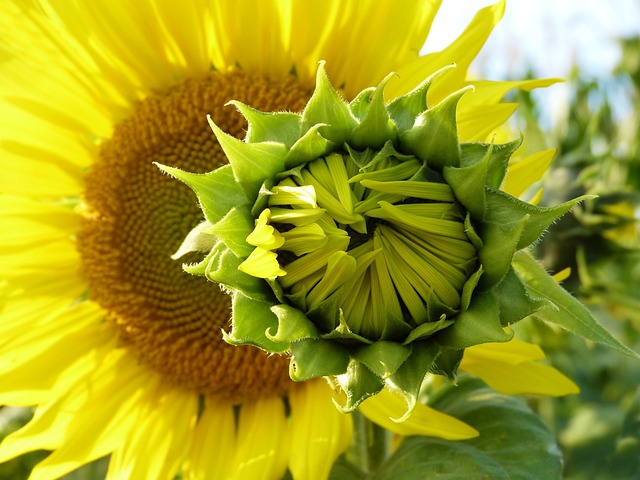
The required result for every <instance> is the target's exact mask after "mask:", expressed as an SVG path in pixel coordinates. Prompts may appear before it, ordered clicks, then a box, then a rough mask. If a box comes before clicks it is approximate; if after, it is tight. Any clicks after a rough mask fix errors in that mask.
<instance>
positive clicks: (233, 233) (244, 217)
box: [211, 205, 255, 258]
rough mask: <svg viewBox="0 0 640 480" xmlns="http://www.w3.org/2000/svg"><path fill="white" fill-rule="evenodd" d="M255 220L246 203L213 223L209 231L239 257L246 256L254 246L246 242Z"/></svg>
mask: <svg viewBox="0 0 640 480" xmlns="http://www.w3.org/2000/svg"><path fill="white" fill-rule="evenodd" d="M254 226H255V221H254V219H253V217H252V216H251V211H250V209H249V206H248V205H244V206H242V207H236V208H232V209H231V210H229V212H228V213H227V214H226V215H225V216H224V217H223V218H222V219H221V220H220V221H219V222H217V223H216V224H215V225H213V226H212V227H211V231H212V232H213V233H214V234H215V235H216V236H217V237H218V238H219V239H220V240H222V241H223V242H224V243H225V244H226V245H227V246H228V247H229V248H230V249H231V250H232V251H233V253H235V254H236V256H237V257H239V258H246V257H247V256H249V255H250V254H251V252H253V249H254V246H253V245H249V244H248V243H247V241H246V240H247V237H248V236H249V234H250V233H251V232H252V231H253V228H254Z"/></svg>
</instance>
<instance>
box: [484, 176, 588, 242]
mask: <svg viewBox="0 0 640 480" xmlns="http://www.w3.org/2000/svg"><path fill="white" fill-rule="evenodd" d="M588 198H594V196H593V195H583V196H582V197H578V198H574V199H573V200H569V201H568V202H565V203H563V204H561V205H558V206H555V207H538V206H535V205H531V204H530V203H526V202H523V201H521V200H518V199H517V198H515V197H512V196H511V195H509V194H507V193H504V192H502V191H499V190H493V189H487V218H486V220H487V221H490V222H493V223H497V224H501V223H509V222H513V221H514V220H517V219H519V218H522V217H524V216H525V215H526V216H528V220H527V222H526V224H525V225H524V229H523V230H522V235H521V236H520V239H519V240H518V244H517V246H516V249H517V250H522V249H523V248H526V247H528V246H529V245H531V244H532V243H534V242H536V241H537V240H538V239H539V238H540V237H541V236H542V234H543V233H544V232H545V230H546V229H547V228H549V225H551V224H552V223H553V222H555V221H556V220H558V219H559V218H560V217H561V216H563V215H564V214H565V213H567V212H568V211H569V210H571V209H572V208H573V207H574V206H575V205H576V204H577V203H579V202H581V201H583V200H586V199H588Z"/></svg>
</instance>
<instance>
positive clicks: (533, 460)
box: [375, 379, 562, 480]
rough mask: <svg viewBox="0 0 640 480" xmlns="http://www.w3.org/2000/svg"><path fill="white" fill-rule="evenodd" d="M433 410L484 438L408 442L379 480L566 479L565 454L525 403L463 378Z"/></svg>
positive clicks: (447, 390)
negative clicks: (468, 427)
mask: <svg viewBox="0 0 640 480" xmlns="http://www.w3.org/2000/svg"><path fill="white" fill-rule="evenodd" d="M430 406H431V407H433V408H435V409H437V410H439V411H441V412H443V413H446V414H448V415H451V416H453V417H455V418H458V419H460V420H462V421H463V422H465V423H467V424H469V425H471V426H472V427H474V428H475V429H476V430H478V431H479V432H480V436H478V437H476V438H472V439H470V440H462V441H456V442H451V441H446V440H441V439H437V438H429V437H413V438H408V439H406V440H405V441H404V442H403V443H402V444H401V446H400V448H398V450H397V451H396V452H395V453H394V454H393V456H392V457H391V458H390V459H389V460H388V461H387V462H386V463H385V464H384V465H383V467H382V468H381V469H380V470H379V471H378V472H377V474H376V476H375V478H376V480H414V479H416V478H437V479H438V480H459V479H478V480H480V479H491V480H514V479H519V480H540V479H544V480H553V479H560V478H561V477H562V454H561V451H560V448H559V447H558V445H557V443H556V440H555V437H554V435H553V434H552V433H551V432H550V431H549V430H548V429H547V427H546V426H545V425H544V423H543V422H542V421H541V420H540V418H539V417H538V415H536V414H535V413H534V412H533V411H532V410H531V409H530V408H529V407H528V406H527V404H526V403H525V402H524V401H523V400H522V399H520V398H518V397H511V396H506V395H501V394H498V393H495V392H494V391H492V390H490V389H489V388H486V387H484V386H482V384H481V382H479V381H477V380H475V381H474V380H471V381H468V380H467V379H464V380H461V381H460V383H459V385H458V386H457V387H450V388H448V389H446V390H445V391H443V394H442V395H441V396H440V397H439V398H438V400H437V401H436V402H433V403H432V404H431V405H430Z"/></svg>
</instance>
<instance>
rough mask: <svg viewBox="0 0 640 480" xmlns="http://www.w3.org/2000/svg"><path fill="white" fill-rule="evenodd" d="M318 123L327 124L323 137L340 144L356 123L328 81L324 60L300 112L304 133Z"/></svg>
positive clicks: (347, 107) (347, 136) (345, 104)
mask: <svg viewBox="0 0 640 480" xmlns="http://www.w3.org/2000/svg"><path fill="white" fill-rule="evenodd" d="M320 123H323V124H327V127H326V128H325V129H324V131H323V137H325V138H326V139H327V140H330V141H332V142H334V143H335V144H337V145H342V144H343V143H344V142H345V141H346V140H347V139H348V138H349V135H350V133H351V131H352V130H353V129H354V128H355V127H356V125H357V124H358V121H357V120H356V119H355V117H354V116H353V115H352V114H351V110H350V109H349V106H348V105H347V103H346V102H345V101H344V100H343V99H342V98H341V97H340V95H339V94H338V92H336V91H335V89H334V88H333V86H332V85H331V82H329V78H328V77H327V72H326V70H325V68H324V62H320V66H319V67H318V71H317V73H316V89H315V90H314V92H313V95H312V96H311V98H310V99H309V103H307V106H306V107H305V108H304V111H303V112H302V131H303V132H305V133H306V132H307V130H309V129H311V128H313V126H314V125H317V124H320Z"/></svg>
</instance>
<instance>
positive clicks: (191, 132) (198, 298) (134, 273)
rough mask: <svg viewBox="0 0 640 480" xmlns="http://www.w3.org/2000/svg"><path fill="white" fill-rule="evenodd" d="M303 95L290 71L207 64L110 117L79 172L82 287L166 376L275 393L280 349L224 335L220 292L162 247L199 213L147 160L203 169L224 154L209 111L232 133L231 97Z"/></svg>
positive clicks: (261, 102) (299, 103)
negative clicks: (261, 73)
mask: <svg viewBox="0 0 640 480" xmlns="http://www.w3.org/2000/svg"><path fill="white" fill-rule="evenodd" d="M308 98H309V92H308V91H307V90H306V89H303V88H302V87H301V86H300V85H299V84H297V83H296V81H295V80H294V79H293V78H288V79H285V80H283V81H268V80H266V79H264V78H262V77H258V76H252V75H249V74H245V73H243V72H241V71H234V72H230V73H224V74H222V73H218V72H211V73H209V74H207V75H204V76H202V77H201V78H195V79H189V80H185V81H183V82H181V83H180V84H178V85H176V86H174V87H172V88H171V89H169V90H167V91H166V92H164V93H162V94H160V95H157V96H153V97H150V98H148V99H146V100H144V101H143V102H141V103H140V104H138V105H137V106H136V108H135V111H134V113H133V114H132V115H131V116H130V117H129V118H128V119H126V120H124V121H123V122H121V123H120V124H118V125H117V126H116V128H115V132H114V135H113V137H112V138H111V139H110V140H108V141H107V142H105V143H104V145H103V146H102V147H101V150H100V159H99V161H98V162H97V163H96V164H95V165H94V166H93V167H92V169H91V170H90V172H89V173H88V174H87V176H86V188H85V204H86V218H85V221H84V224H83V227H82V229H81V232H80V233H79V236H78V248H79V251H80V254H81V256H82V265H83V270H84V275H85V277H86V279H87V281H88V284H89V290H90V297H91V298H92V299H93V300H94V301H96V302H98V303H99V304H100V305H101V306H102V307H103V308H104V309H105V310H106V311H107V312H108V314H107V316H108V318H109V319H110V320H111V321H112V322H113V323H114V324H115V325H117V327H118V328H119V330H120V332H121V336H122V340H123V342H124V343H125V344H126V345H127V346H128V347H129V348H131V349H132V350H133V351H135V352H137V354H138V355H139V357H140V358H141V359H142V360H143V361H145V362H146V363H148V364H150V365H151V366H152V367H154V368H155V369H157V370H158V371H160V372H161V373H162V374H164V375H166V376H167V378H169V379H171V380H172V381H174V382H175V383H177V384H179V385H181V386H184V387H187V388H190V389H193V390H195V391H198V392H201V393H212V394H217V395H222V396H224V397H226V398H228V399H230V400H231V401H236V402H240V401H245V400H247V399H251V398H258V397H260V396H262V395H268V394H273V393H276V394H282V393H284V392H285V391H286V390H287V389H288V388H289V386H290V384H291V381H290V380H289V376H288V359H286V358H282V357H271V358H267V357H266V356H265V355H264V354H263V353H262V351H260V350H258V349H256V348H253V347H241V348H239V347H231V346H229V345H228V344H226V343H225V342H224V341H223V340H222V337H221V333H220V330H221V328H226V327H227V325H228V323H229V319H230V302H229V297H228V296H227V295H225V294H224V293H222V292H221V291H220V289H219V287H218V286H217V285H215V284H213V283H210V282H209V283H208V282H204V281H202V279H200V278H196V277H193V276H191V275H187V274H185V273H184V272H183V271H182V268H181V264H182V263H183V262H185V261H186V262H195V261H199V260H200V259H201V258H200V257H199V256H198V255H197V254H189V255H190V256H187V257H182V258H181V259H180V260H178V261H175V260H172V259H171V258H170V256H171V255H172V254H173V253H174V252H175V251H176V250H177V249H178V247H179V246H180V244H181V243H182V241H183V239H184V237H185V236H186V235H187V233H189V231H191V230H192V229H193V228H194V227H195V226H196V225H197V224H199V223H200V222H201V221H202V220H203V217H202V214H201V211H200V208H199V206H198V203H197V200H196V197H195V195H194V194H193V193H192V191H191V190H190V189H189V188H188V187H187V186H186V185H183V184H179V183H177V182H175V181H173V180H171V179H170V178H169V177H168V176H166V175H164V174H162V173H161V172H160V171H159V170H158V169H157V168H156V167H155V166H154V165H153V163H152V162H158V163H161V164H164V165H169V166H174V167H177V168H180V169H184V170H189V171H192V172H198V173H202V172H208V171H211V170H213V169H215V168H217V167H218V166H220V165H221V164H223V163H226V159H225V157H224V154H223V152H222V150H221V149H220V147H219V145H218V143H217V141H216V140H215V137H214V136H213V134H212V132H211V130H210V128H209V125H208V123H207V119H206V115H207V114H210V115H211V116H212V118H213V120H214V121H215V122H216V123H217V124H218V125H224V128H225V130H226V131H228V132H230V133H231V134H233V135H236V136H238V137H241V136H243V135H244V130H245V129H246V123H245V120H244V118H243V117H242V116H241V115H240V114H238V113H236V112H235V111H234V109H233V108H232V107H224V105H225V103H226V102H228V101H229V100H231V99H236V100H238V99H239V100H241V101H243V102H246V103H250V104H252V105H254V106H256V107H257V108H261V109H263V110H293V111H299V110H301V109H302V107H303V106H304V105H305V103H306V101H307V100H308Z"/></svg>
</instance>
